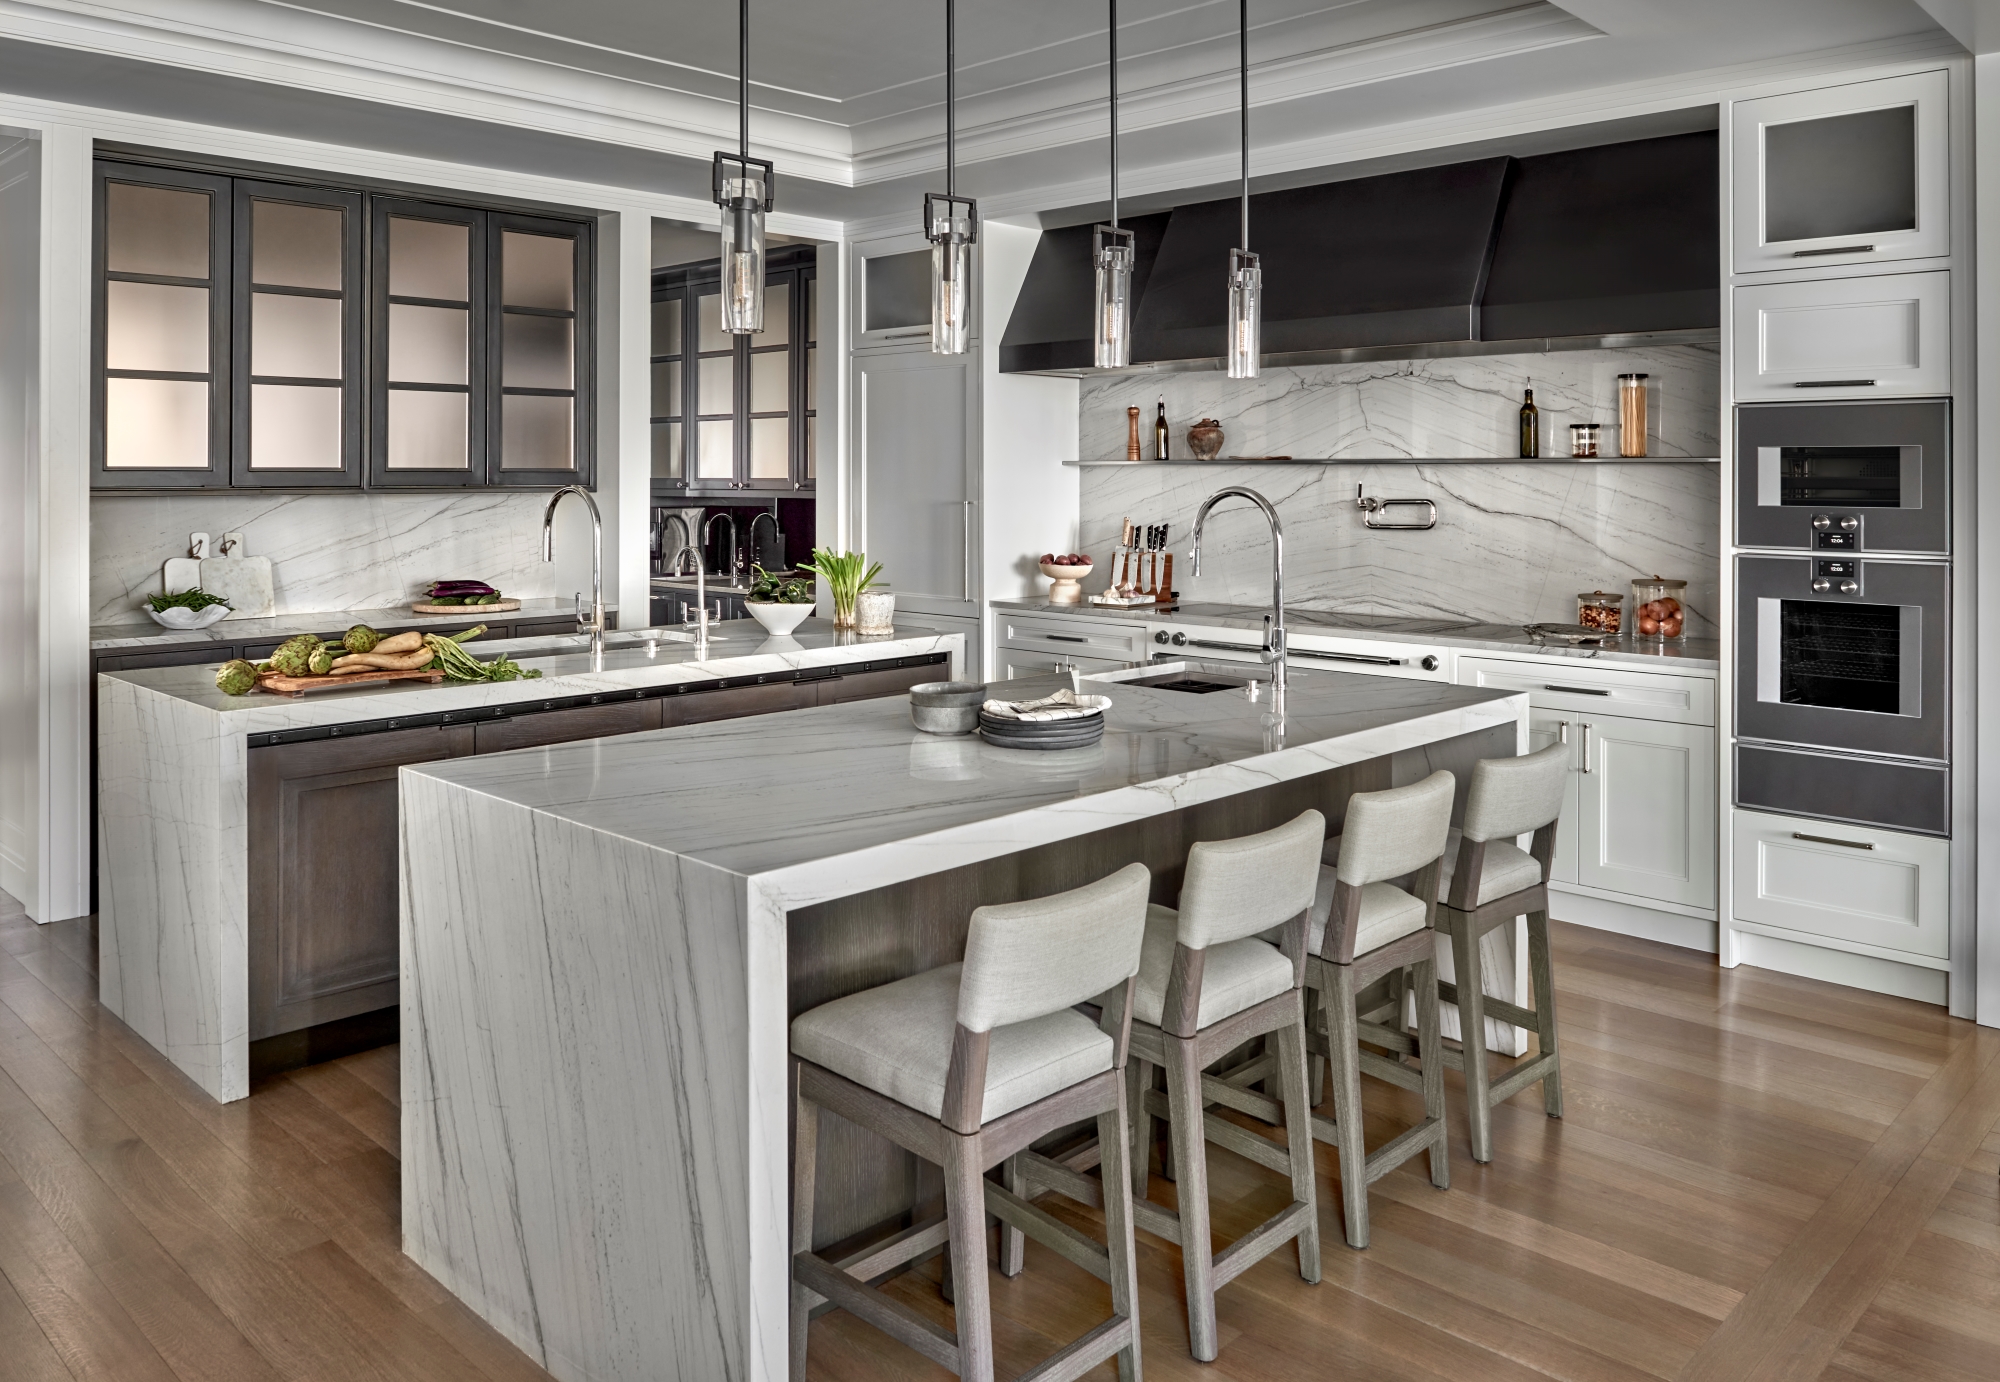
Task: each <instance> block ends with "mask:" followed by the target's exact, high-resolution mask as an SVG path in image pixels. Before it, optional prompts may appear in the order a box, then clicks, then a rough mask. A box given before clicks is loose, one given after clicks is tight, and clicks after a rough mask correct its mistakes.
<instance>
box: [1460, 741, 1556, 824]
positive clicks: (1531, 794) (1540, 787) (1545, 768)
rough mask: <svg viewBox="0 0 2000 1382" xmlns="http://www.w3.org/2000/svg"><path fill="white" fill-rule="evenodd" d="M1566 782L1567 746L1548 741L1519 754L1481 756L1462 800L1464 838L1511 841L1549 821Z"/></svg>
mask: <svg viewBox="0 0 2000 1382" xmlns="http://www.w3.org/2000/svg"><path fill="white" fill-rule="evenodd" d="M1568 786H1569V745H1567V744H1550V745H1549V746H1548V747H1547V748H1545V749H1542V750H1541V751H1539V752H1537V753H1525V754H1522V755H1521V756H1520V757H1518V758H1482V759H1480V760H1479V762H1478V764H1477V765H1476V766H1474V768H1473V769H1472V787H1471V789H1470V791H1469V792H1468V793H1467V795H1466V799H1465V838H1466V839H1468V840H1474V841H1479V842H1482V843H1483V842H1485V841H1487V840H1512V839H1513V838H1514V837H1515V836H1516V835H1525V834H1527V833H1528V832H1529V831H1531V830H1539V829H1541V828H1542V827H1543V826H1545V825H1551V824H1553V823H1554V822H1555V819H1556V817H1558V816H1560V815H1561V814H1562V802H1563V792H1564V790H1565V789H1567V787H1568Z"/></svg>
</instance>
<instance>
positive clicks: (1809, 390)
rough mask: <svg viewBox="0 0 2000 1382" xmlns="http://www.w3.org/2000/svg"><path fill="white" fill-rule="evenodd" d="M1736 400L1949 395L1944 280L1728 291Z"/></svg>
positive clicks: (1924, 276) (1909, 277)
mask: <svg viewBox="0 0 2000 1382" xmlns="http://www.w3.org/2000/svg"><path fill="white" fill-rule="evenodd" d="M1732 319H1733V322H1734V325H1735V330H1736V399H1737V401H1738V402H1739V403H1741V402H1748V401H1750V400H1752V399H1774V398H1782V399H1787V400H1792V401H1797V400H1800V399H1806V398H1892V397H1900V396H1908V395H1913V394H1946V393H1950V392H1951V275H1950V274H1949V273H1948V272H1946V271H1944V270H1937V271H1935V272H1932V273H1920V274H1871V275H1869V276H1867V277H1865V278H1834V279H1820V280H1815V281H1813V282H1808V283H1760V284H1757V285H1756V286H1755V287H1749V288H1738V289H1736V290H1735V309H1734V312H1733V314H1732Z"/></svg>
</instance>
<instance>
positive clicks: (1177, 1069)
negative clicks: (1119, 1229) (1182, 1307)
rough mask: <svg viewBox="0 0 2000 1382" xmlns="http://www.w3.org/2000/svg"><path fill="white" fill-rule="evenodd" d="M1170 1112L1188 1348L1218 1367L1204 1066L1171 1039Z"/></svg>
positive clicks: (1190, 1047)
mask: <svg viewBox="0 0 2000 1382" xmlns="http://www.w3.org/2000/svg"><path fill="white" fill-rule="evenodd" d="M1165 1044H1166V1048H1167V1108H1168V1112H1169V1115H1170V1118H1171V1122H1172V1125H1173V1126H1172V1129H1171V1132H1172V1138H1173V1147H1174V1174H1175V1176H1176V1182H1175V1183H1176V1185H1177V1186H1178V1188H1179V1192H1180V1193H1179V1194H1178V1195H1177V1196H1176V1197H1175V1198H1176V1202H1177V1204H1178V1206H1179V1210H1180V1220H1181V1271H1182V1274H1183V1275H1184V1276H1185V1277H1186V1279H1187V1313H1188V1349H1189V1351H1190V1352H1192V1353H1193V1354H1194V1356H1195V1359H1196V1360H1197V1361H1198V1362H1203V1363H1213V1362H1214V1361H1215V1355H1216V1352H1217V1349H1218V1347H1219V1345H1218V1343H1217V1341H1216V1337H1215V1242H1214V1239H1213V1238H1212V1237H1210V1235H1209V1230H1208V1147H1207V1145H1206V1144H1207V1134H1206V1131H1205V1130H1204V1128H1203V1125H1202V1112H1203V1110H1202V1098H1201V1065H1200V1063H1199V1060H1198V1058H1197V1056H1196V1054H1195V1044H1194V1043H1193V1042H1192V1041H1188V1040H1186V1039H1184V1038H1181V1037H1174V1036H1169V1037H1168V1038H1166V1043H1165Z"/></svg>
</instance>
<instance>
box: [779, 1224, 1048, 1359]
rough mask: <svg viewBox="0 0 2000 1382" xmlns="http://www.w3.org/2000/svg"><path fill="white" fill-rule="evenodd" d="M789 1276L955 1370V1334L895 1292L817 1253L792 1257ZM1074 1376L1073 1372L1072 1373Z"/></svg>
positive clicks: (957, 1357) (957, 1355)
mask: <svg viewBox="0 0 2000 1382" xmlns="http://www.w3.org/2000/svg"><path fill="white" fill-rule="evenodd" d="M792 1279H793V1280H794V1281H797V1282H798V1283H800V1284H801V1285H803V1286H804V1287H806V1288H807V1289H808V1290H811V1291H816V1292H818V1293H819V1294H820V1295H822V1296H824V1297H825V1298H826V1299H827V1300H829V1301H831V1302H832V1303H833V1304H834V1305H836V1306H838V1307H840V1308H841V1309H842V1310H845V1311H847V1312H848V1313H849V1314H851V1315H854V1316H856V1317H857V1318H859V1319H863V1320H866V1321H867V1322H868V1323H869V1324H872V1325H874V1326H875V1327H876V1328H877V1329H879V1330H881V1331H882V1332H883V1333H884V1334H887V1335H888V1336H889V1337H890V1338H892V1339H895V1340H896V1341H897V1342H899V1343H903V1344H907V1345H909V1347H911V1348H913V1349H915V1350H916V1351H917V1352H918V1353H921V1354H923V1355H924V1357H926V1358H928V1359H930V1360H931V1361H932V1362H933V1363H936V1364H937V1365H938V1366H939V1367H943V1368H950V1369H951V1370H952V1371H953V1372H957V1371H958V1370H959V1367H960V1363H959V1348H958V1337H957V1336H956V1335H954V1334H952V1333H950V1332H948V1331H946V1330H944V1329H941V1328H940V1327H938V1326H937V1325H935V1324H932V1323H931V1322H930V1321H929V1320H927V1319H925V1318H924V1317H923V1316H922V1315H919V1314H918V1313H917V1312H916V1311H914V1310H912V1309H911V1308H910V1307H909V1306H907V1305H905V1304H903V1303H902V1302H901V1301H899V1300H897V1299H896V1298H895V1297H894V1296H885V1295H883V1294H882V1293H881V1292H880V1291H878V1290H876V1289H875V1288H874V1287H872V1286H869V1285H866V1284H864V1283H863V1282H860V1281H857V1280H856V1279H855V1278H853V1277H851V1276H849V1275H848V1274H847V1273H846V1272H843V1271H841V1270H840V1269H839V1268H838V1267H836V1266H834V1265H833V1264H832V1263H831V1262H828V1261H827V1260H826V1259H825V1258H823V1257H820V1256H819V1255H818V1254H816V1253H810V1252H802V1253H798V1254H797V1255H795V1256H794V1257H793V1258H792ZM1072 1376H1074V1374H1072Z"/></svg>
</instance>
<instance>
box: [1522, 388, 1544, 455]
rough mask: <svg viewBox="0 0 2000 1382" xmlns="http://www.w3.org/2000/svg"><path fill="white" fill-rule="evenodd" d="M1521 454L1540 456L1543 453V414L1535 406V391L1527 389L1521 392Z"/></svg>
mask: <svg viewBox="0 0 2000 1382" xmlns="http://www.w3.org/2000/svg"><path fill="white" fill-rule="evenodd" d="M1521 454H1522V455H1523V456H1539V455H1541V454H1542V414H1541V410H1540V409H1539V408H1537V407H1535V391H1534V390H1533V389H1525V390H1523V391H1522V394H1521Z"/></svg>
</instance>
